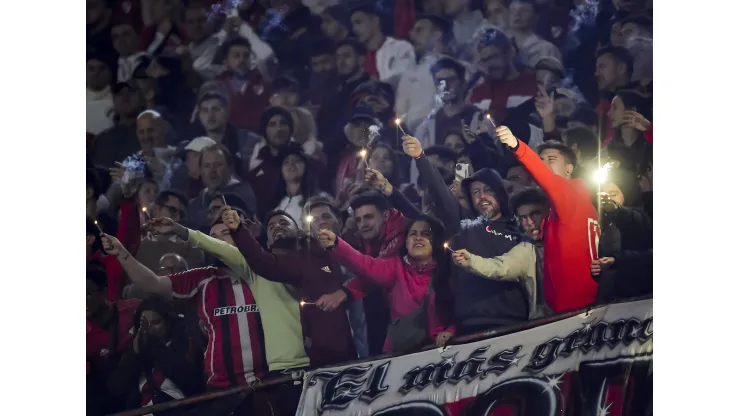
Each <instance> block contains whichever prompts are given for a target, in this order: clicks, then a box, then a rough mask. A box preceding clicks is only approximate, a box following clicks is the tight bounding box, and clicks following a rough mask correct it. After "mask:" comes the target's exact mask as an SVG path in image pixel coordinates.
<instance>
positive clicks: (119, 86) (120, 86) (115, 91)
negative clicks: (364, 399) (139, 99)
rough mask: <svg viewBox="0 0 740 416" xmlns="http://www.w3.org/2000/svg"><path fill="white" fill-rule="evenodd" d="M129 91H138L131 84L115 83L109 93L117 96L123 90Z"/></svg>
mask: <svg viewBox="0 0 740 416" xmlns="http://www.w3.org/2000/svg"><path fill="white" fill-rule="evenodd" d="M126 88H128V89H130V90H131V91H138V90H139V89H138V88H137V87H136V85H134V84H133V83H131V82H117V83H116V84H115V85H114V86H113V88H111V91H112V92H113V95H116V94H118V93H119V92H121V91H123V90H124V89H126Z"/></svg>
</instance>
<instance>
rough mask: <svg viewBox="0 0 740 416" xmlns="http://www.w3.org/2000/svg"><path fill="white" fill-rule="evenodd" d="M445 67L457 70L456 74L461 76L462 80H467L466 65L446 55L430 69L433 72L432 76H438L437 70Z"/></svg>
mask: <svg viewBox="0 0 740 416" xmlns="http://www.w3.org/2000/svg"><path fill="white" fill-rule="evenodd" d="M443 69H451V70H453V71H455V74H457V76H458V77H459V78H460V81H462V82H465V66H464V65H463V64H461V63H460V62H458V61H456V60H454V59H452V58H448V57H444V58H441V59H439V60H438V61H437V62H435V63H434V65H432V67H431V68H430V69H429V72H431V73H432V76H436V75H437V72H439V71H441V70H443Z"/></svg>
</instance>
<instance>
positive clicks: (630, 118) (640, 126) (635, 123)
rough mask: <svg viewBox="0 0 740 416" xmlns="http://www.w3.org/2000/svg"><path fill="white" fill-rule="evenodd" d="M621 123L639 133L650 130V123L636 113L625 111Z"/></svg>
mask: <svg viewBox="0 0 740 416" xmlns="http://www.w3.org/2000/svg"><path fill="white" fill-rule="evenodd" d="M622 123H624V124H626V125H628V126H630V127H633V128H636V129H637V130H640V131H646V130H648V129H650V121H648V119H646V118H645V116H643V115H642V114H640V113H638V112H637V111H626V112H625V113H624V116H623V117H622Z"/></svg>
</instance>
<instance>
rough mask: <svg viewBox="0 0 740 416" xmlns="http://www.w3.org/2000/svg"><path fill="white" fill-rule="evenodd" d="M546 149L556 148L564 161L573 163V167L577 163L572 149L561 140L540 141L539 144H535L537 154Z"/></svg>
mask: <svg viewBox="0 0 740 416" xmlns="http://www.w3.org/2000/svg"><path fill="white" fill-rule="evenodd" d="M547 149H553V150H557V151H559V152H560V153H562V155H563V156H564V157H565V160H566V162H568V163H570V164H571V165H573V167H574V168H575V167H576V165H577V164H578V163H577V160H576V154H575V153H574V152H573V149H571V148H570V147H568V146H566V145H565V143H563V142H559V141H557V140H548V141H546V142H544V143H542V144H541V145H539V146H537V154H538V155H539V154H542V152H544V151H545V150H547Z"/></svg>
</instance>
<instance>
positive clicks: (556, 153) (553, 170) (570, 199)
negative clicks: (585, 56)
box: [496, 126, 601, 313]
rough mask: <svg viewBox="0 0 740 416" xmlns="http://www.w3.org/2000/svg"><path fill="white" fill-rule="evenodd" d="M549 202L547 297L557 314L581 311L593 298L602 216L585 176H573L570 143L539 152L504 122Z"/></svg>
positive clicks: (500, 132)
mask: <svg viewBox="0 0 740 416" xmlns="http://www.w3.org/2000/svg"><path fill="white" fill-rule="evenodd" d="M496 135H497V136H498V138H499V140H501V143H503V144H504V145H506V146H507V147H508V148H509V149H510V150H511V151H512V152H513V153H514V155H515V156H516V157H517V159H519V161H520V162H521V163H522V164H523V165H524V166H525V167H526V168H527V170H529V173H531V174H532V177H533V178H534V180H535V181H537V184H538V185H539V186H540V187H541V188H542V190H543V191H544V192H545V194H547V197H548V199H549V200H550V205H551V209H550V211H549V214H548V217H547V220H546V222H545V223H544V225H543V226H542V230H543V234H544V240H545V254H544V256H545V258H544V261H545V275H544V287H545V298H546V299H547V303H548V305H550V308H552V310H553V312H555V313H559V312H564V311H568V310H573V309H578V308H581V307H583V306H586V305H588V304H590V303H592V302H594V300H595V296H596V286H597V285H596V282H595V281H594V280H593V279H592V278H591V272H590V268H591V262H592V261H594V260H598V259H599V254H598V241H599V238H600V236H601V228H600V226H599V216H598V213H597V212H596V209H595V208H594V206H593V202H592V196H591V192H590V191H589V189H588V187H587V186H586V184H585V182H584V181H583V179H571V175H572V173H573V170H574V169H575V167H576V164H577V163H576V157H575V155H574V154H573V151H572V150H571V149H570V147H568V146H567V145H565V144H563V143H561V142H556V141H547V142H545V143H544V144H542V145H541V146H539V147H538V148H537V152H536V153H535V152H534V151H533V150H532V149H530V148H529V146H527V144H526V143H524V142H522V141H520V140H519V139H517V138H516V137H515V136H514V134H512V133H511V130H509V128H508V127H506V126H500V127H498V128H497V129H496Z"/></svg>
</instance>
